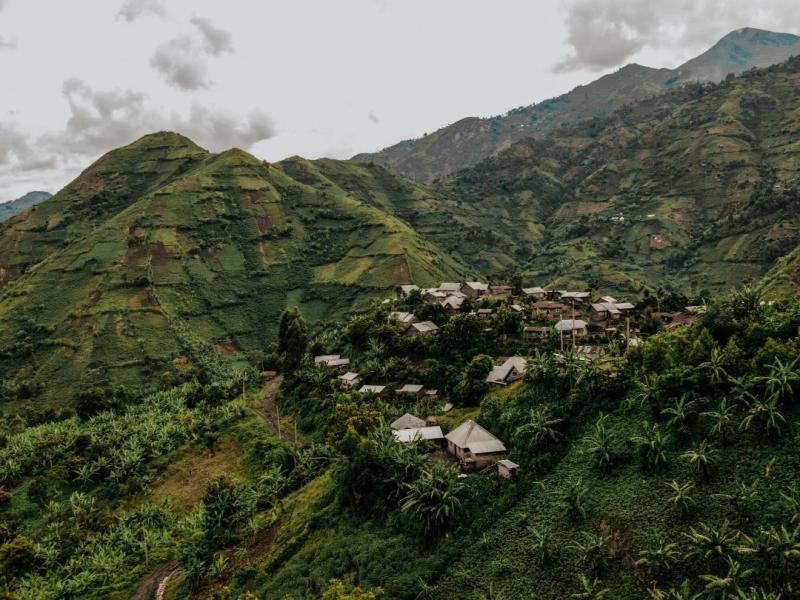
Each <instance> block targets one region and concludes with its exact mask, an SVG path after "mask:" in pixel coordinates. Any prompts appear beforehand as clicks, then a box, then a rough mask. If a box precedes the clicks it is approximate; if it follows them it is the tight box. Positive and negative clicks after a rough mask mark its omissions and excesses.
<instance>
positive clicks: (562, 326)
mask: <svg viewBox="0 0 800 600" xmlns="http://www.w3.org/2000/svg"><path fill="white" fill-rule="evenodd" d="M555 330H556V331H557V332H558V333H560V334H563V335H573V334H574V335H575V337H583V336H584V335H586V334H588V333H589V331H588V324H587V323H586V321H582V320H581V319H565V320H563V321H559V322H558V323H556V324H555Z"/></svg>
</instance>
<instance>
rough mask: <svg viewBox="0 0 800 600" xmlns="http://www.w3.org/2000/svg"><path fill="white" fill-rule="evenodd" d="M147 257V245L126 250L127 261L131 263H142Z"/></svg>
mask: <svg viewBox="0 0 800 600" xmlns="http://www.w3.org/2000/svg"><path fill="white" fill-rule="evenodd" d="M146 258H147V247H146V246H133V247H129V248H128V250H127V252H125V263H126V264H129V265H131V264H142V263H143V262H144V261H145V259H146Z"/></svg>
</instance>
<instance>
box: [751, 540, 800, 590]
mask: <svg viewBox="0 0 800 600" xmlns="http://www.w3.org/2000/svg"><path fill="white" fill-rule="evenodd" d="M743 537H744V540H745V543H744V545H742V546H740V547H739V548H737V550H738V551H739V552H740V553H741V554H748V555H755V556H757V557H758V558H760V559H761V561H762V563H763V566H764V568H765V569H766V570H767V571H768V572H769V573H770V584H772V580H773V578H774V575H776V574H778V575H779V576H780V579H781V580H782V581H783V582H786V581H788V578H789V574H790V573H792V572H795V573H796V572H797V566H796V565H797V564H798V563H800V525H798V526H797V527H795V528H794V529H789V528H787V527H786V526H785V525H781V526H780V527H775V526H772V527H770V528H769V529H761V530H760V531H759V533H758V534H756V535H755V536H754V537H750V536H747V535H744V536H743ZM793 567H794V568H793Z"/></svg>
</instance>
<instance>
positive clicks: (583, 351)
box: [575, 346, 603, 360]
mask: <svg viewBox="0 0 800 600" xmlns="http://www.w3.org/2000/svg"><path fill="white" fill-rule="evenodd" d="M575 354H577V355H578V358H579V359H581V360H594V359H595V358H598V357H599V356H600V355H602V354H603V348H602V346H578V347H577V348H575Z"/></svg>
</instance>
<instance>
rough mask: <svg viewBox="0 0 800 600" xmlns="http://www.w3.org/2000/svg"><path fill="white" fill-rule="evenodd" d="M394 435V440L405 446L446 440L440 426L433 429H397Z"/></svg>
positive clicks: (393, 432)
mask: <svg viewBox="0 0 800 600" xmlns="http://www.w3.org/2000/svg"><path fill="white" fill-rule="evenodd" d="M392 435H394V439H396V440H397V441H398V442H402V443H404V444H407V443H409V442H417V441H426V442H427V441H436V440H443V439H444V434H443V433H442V428H441V427H439V426H438V425H434V426H432V427H417V428H414V429H396V430H394V431H392Z"/></svg>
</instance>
